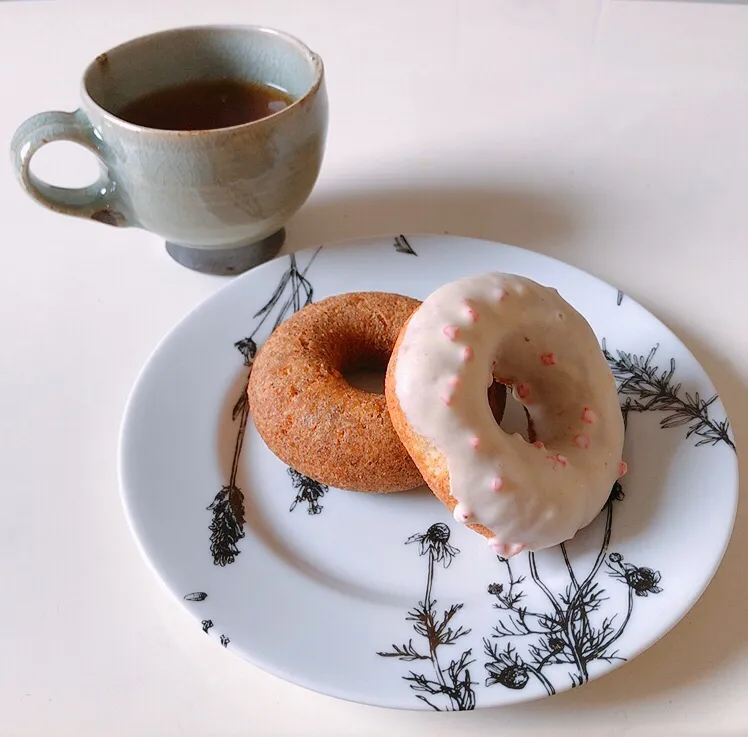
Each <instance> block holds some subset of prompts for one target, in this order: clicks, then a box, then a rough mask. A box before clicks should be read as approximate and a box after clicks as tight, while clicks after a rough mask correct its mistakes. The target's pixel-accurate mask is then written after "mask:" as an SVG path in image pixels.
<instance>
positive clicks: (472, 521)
mask: <svg viewBox="0 0 748 737" xmlns="http://www.w3.org/2000/svg"><path fill="white" fill-rule="evenodd" d="M494 377H495V378H497V379H498V380H499V381H500V382H502V383H503V384H506V385H509V386H511V387H512V392H513V396H514V397H515V399H516V400H517V401H518V402H520V403H521V404H522V405H524V407H525V410H526V411H527V412H528V414H529V416H530V418H531V421H532V424H533V426H534V430H535V433H536V435H537V441H536V442H534V443H529V442H527V441H526V440H525V439H524V438H522V436H520V435H519V434H514V435H508V434H507V433H505V432H504V431H503V430H501V428H500V427H499V426H498V425H497V423H496V422H495V421H494V420H493V418H492V416H491V413H490V411H489V408H488V405H487V403H486V401H485V396H484V392H485V388H484V387H485V386H486V383H487V382H489V381H492V380H493V378H494ZM385 391H386V397H387V402H388V406H389V409H390V415H391V417H392V422H393V425H394V427H395V430H396V431H397V432H398V434H399V436H400V438H401V439H402V441H403V443H404V445H405V447H406V448H407V449H408V451H409V452H410V454H411V455H412V456H413V458H414V460H415V462H416V465H417V466H418V468H419V469H420V471H421V473H422V474H423V477H424V479H425V480H426V483H427V484H428V485H429V487H430V488H431V489H432V491H434V493H435V494H436V496H437V497H438V498H439V499H440V500H441V501H442V502H444V503H445V504H446V505H447V506H448V507H449V508H450V509H451V510H452V511H453V514H454V516H455V519H457V520H458V521H460V522H463V523H465V524H468V526H470V527H471V528H472V529H474V530H475V531H476V532H479V533H480V534H482V535H483V536H485V537H486V538H488V541H489V545H490V547H491V548H492V549H493V550H494V552H496V553H497V554H499V555H502V556H505V557H509V556H512V555H515V554H516V553H518V552H520V551H521V550H524V549H527V550H539V549H542V548H547V547H551V546H553V545H556V544H558V543H561V542H564V541H565V540H567V539H569V538H571V537H573V536H574V534H576V532H577V530H579V529H581V528H582V527H585V526H586V525H588V524H589V523H590V522H591V521H592V520H593V519H594V518H595V516H596V515H597V514H598V512H599V511H600V510H601V508H602V507H603V505H604V504H605V501H606V500H607V498H608V496H609V494H610V490H611V487H612V486H613V484H614V482H615V481H616V479H617V478H619V477H620V476H622V475H623V474H624V473H625V471H626V464H625V463H623V462H622V460H621V452H622V449H623V419H622V416H621V410H620V407H619V404H618V396H617V390H616V385H615V381H614V379H613V376H612V374H611V372H610V369H609V368H608V365H607V363H606V361H605V359H604V357H603V355H602V352H601V351H600V347H599V345H598V342H597V338H596V337H595V334H594V333H593V331H592V329H591V328H590V326H589V325H588V324H587V322H586V320H585V319H584V318H583V317H582V316H581V315H580V314H579V313H578V312H577V311H576V310H574V309H573V308H572V307H571V306H570V305H569V304H568V303H567V302H565V301H564V300H563V299H562V298H561V297H560V296H559V294H558V292H557V291H556V290H555V289H549V288H547V287H544V286H541V285H540V284H537V283H535V282H534V281H532V280H530V279H526V278H524V277H519V276H513V275H508V274H499V273H491V274H483V275H480V276H476V277H470V278H466V279H461V280H458V281H456V282H452V283H451V284H447V285H445V286H444V287H441V288H440V289H438V290H437V291H436V292H434V293H433V294H431V295H430V296H429V297H428V298H427V299H426V300H425V301H424V302H423V304H422V305H421V306H420V307H419V308H418V310H416V312H415V313H414V314H413V315H412V316H411V318H410V320H409V321H408V323H407V324H406V325H405V327H404V328H403V330H402V332H401V333H400V336H399V338H398V341H397V344H396V346H395V348H394V351H393V354H392V358H391V359H390V363H389V366H388V369H387V377H386V389H385Z"/></svg>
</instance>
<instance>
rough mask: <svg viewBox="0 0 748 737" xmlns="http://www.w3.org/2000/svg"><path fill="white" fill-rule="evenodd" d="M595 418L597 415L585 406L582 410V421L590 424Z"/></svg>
mask: <svg viewBox="0 0 748 737" xmlns="http://www.w3.org/2000/svg"><path fill="white" fill-rule="evenodd" d="M596 419H597V416H596V415H595V413H594V412H593V411H592V410H591V409H590V408H589V407H585V408H584V409H583V410H582V422H586V423H587V424H588V425H591V424H592V423H593V422H594V421H595V420H596Z"/></svg>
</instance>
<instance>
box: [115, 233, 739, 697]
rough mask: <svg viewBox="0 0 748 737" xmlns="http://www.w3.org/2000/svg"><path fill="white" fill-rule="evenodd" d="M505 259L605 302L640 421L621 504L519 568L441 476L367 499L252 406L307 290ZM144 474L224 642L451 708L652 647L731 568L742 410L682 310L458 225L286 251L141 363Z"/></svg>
mask: <svg viewBox="0 0 748 737" xmlns="http://www.w3.org/2000/svg"><path fill="white" fill-rule="evenodd" d="M489 270H500V271H507V272H514V273H518V274H523V275H525V276H528V277H531V278H533V279H536V280H537V281H539V282H541V283H544V284H548V285H552V286H555V287H556V288H557V289H558V290H559V292H560V293H561V295H562V296H563V297H564V298H566V299H567V300H568V301H569V302H570V303H571V304H572V305H573V306H574V307H576V308H577V309H578V310H579V311H580V312H581V313H582V314H583V315H585V316H586V317H587V319H588V320H589V322H590V323H591V325H592V327H593V328H594V329H595V331H596V333H597V335H598V336H599V338H600V339H601V341H602V340H604V341H605V347H606V350H607V352H608V356H609V360H610V362H611V365H612V367H613V369H614V371H615V373H616V375H617V377H618V379H619V381H620V382H621V401H622V404H623V405H624V406H625V407H626V408H627V411H626V414H627V418H628V429H627V434H626V448H625V452H624V458H625V459H626V460H627V461H628V464H629V469H630V470H629V473H628V474H627V476H626V477H625V478H624V479H623V483H622V488H621V487H618V486H617V487H616V488H615V489H614V491H613V493H612V494H611V500H610V501H609V503H608V505H606V507H605V509H604V510H603V512H602V513H601V514H600V516H599V517H598V519H597V520H596V521H595V522H593V524H592V525H590V526H589V527H588V528H587V529H585V530H583V531H582V532H580V533H579V534H578V535H577V536H576V538H575V539H574V540H573V541H571V542H570V543H568V544H567V545H566V546H562V547H559V548H554V549H551V550H546V551H543V552H540V553H537V554H532V553H527V554H521V555H519V556H517V557H515V558H513V559H512V560H511V562H508V561H504V560H503V559H500V558H497V557H495V556H493V555H491V554H490V552H489V550H488V549H487V547H486V545H485V541H484V540H483V538H481V537H479V536H478V535H475V534H474V533H472V532H470V531H469V530H468V529H467V528H464V527H463V526H462V525H460V524H458V523H456V522H455V521H454V520H453V518H452V516H451V515H450V514H449V513H448V512H447V510H446V509H445V508H443V507H442V505H441V504H440V503H439V502H438V501H437V500H436V499H435V498H434V497H433V496H432V495H431V494H430V493H428V492H427V491H424V490H418V491H415V492H408V493H403V494H391V495H387V496H379V495H367V494H355V493H351V492H346V491H340V490H337V489H331V488H326V487H324V486H322V485H320V484H318V483H315V482H314V481H311V480H309V479H307V478H305V477H302V476H300V475H299V474H298V473H296V472H295V471H293V470H291V469H289V468H287V467H286V466H285V465H284V464H283V463H281V462H280V461H279V460H277V459H276V458H275V456H273V454H272V453H271V452H270V451H269V450H268V449H267V448H266V447H265V445H264V444H263V442H262V440H261V439H260V438H259V436H258V435H257V433H256V432H255V430H254V428H253V426H252V421H251V418H250V419H249V420H248V419H247V406H246V402H245V400H244V387H245V384H246V380H247V375H248V371H249V370H250V367H251V362H252V357H253V355H254V352H255V350H256V346H257V345H258V344H259V343H260V342H261V341H262V340H263V339H264V338H266V337H267V335H268V333H269V332H270V330H271V329H272V328H273V326H274V325H275V324H277V323H278V322H280V321H281V320H283V319H284V318H285V317H287V316H288V315H289V314H290V313H291V312H292V311H293V310H295V309H298V308H299V307H300V306H303V305H304V303H305V302H306V301H308V300H312V299H315V300H316V299H319V298H320V297H324V296H327V295H331V294H338V293H340V292H347V291H356V290H380V291H391V292H399V293H402V294H408V295H412V296H413V297H418V298H424V297H426V296H427V295H428V294H429V293H430V292H431V291H432V290H434V289H435V288H436V287H438V286H440V285H441V284H443V283H445V282H447V281H451V280H453V279H456V278H458V277H461V276H465V275H469V274H475V273H479V272H483V271H489ZM509 414H511V413H509ZM506 422H508V423H510V424H511V422H512V420H511V417H508V418H507V420H506ZM120 480H121V486H122V494H123V497H124V502H125V508H126V510H127V514H128V516H129V519H130V523H131V524H132V528H133V530H134V532H135V535H136V537H137V539H138V540H139V542H140V544H141V546H142V549H143V551H144V554H145V556H146V558H147V559H148V560H149V561H150V563H151V564H152V566H153V568H154V569H155V571H156V572H157V573H158V575H159V576H160V577H161V579H162V580H163V581H164V583H165V584H166V586H167V587H168V588H169V590H170V591H171V592H172V593H173V594H174V595H175V596H176V597H177V598H178V599H179V600H180V601H181V602H182V604H183V606H185V607H187V609H188V610H189V611H190V612H191V613H192V614H193V615H194V616H195V618H196V621H197V626H201V627H202V629H203V630H204V631H205V632H207V633H208V635H209V636H210V637H213V638H215V639H216V641H217V642H220V644H222V645H223V646H224V647H226V648H228V649H229V650H233V651H234V652H235V653H237V654H238V655H240V656H242V657H244V658H246V659H247V660H250V661H251V662H253V663H255V664H256V665H258V666H260V667H261V668H264V669H266V670H268V671H270V672H271V673H274V674H276V675H278V676H281V677H282V678H285V679H287V680H289V681H293V682H294V683H297V684H300V685H302V686H305V687H307V688H311V689H314V690H316V691H321V692H324V693H327V694H331V695H333V696H338V697H341V698H345V699H351V700H354V701H360V702H365V703H369V704H377V705H382V706H390V707H401V708H421V709H437V710H461V709H471V708H475V707H485V706H496V705H500V704H506V703H510V702H516V701H522V700H526V699H531V698H536V697H540V696H545V695H547V694H552V693H558V692H559V691H563V690H565V689H568V688H571V687H573V686H576V685H579V684H582V683H584V682H586V681H587V680H589V679H591V678H595V677H597V676H599V675H602V674H603V673H605V672H607V671H610V670H612V669H613V668H615V667H616V666H618V665H620V664H621V663H623V662H625V661H626V660H629V659H631V658H632V657H634V656H635V655H637V654H638V653H640V652H641V651H642V650H644V649H645V648H647V647H649V646H650V645H651V644H652V643H654V642H655V641H656V640H658V639H659V638H660V637H662V636H663V635H664V634H665V633H666V632H667V631H668V630H669V629H670V628H671V627H673V625H675V624H676V622H678V620H679V619H680V618H681V617H682V616H683V615H684V614H685V613H686V612H687V611H688V609H689V608H690V607H691V606H692V605H693V604H694V603H695V601H696V600H697V599H698V597H699V596H700V594H701V593H702V591H703V590H704V588H705V587H706V585H707V583H708V582H709V580H710V579H711V577H712V576H713V574H714V572H715V570H716V568H717V566H718V564H719V562H720V559H721V558H722V554H723V552H724V550H725V547H726V545H727V542H728V539H729V537H730V532H731V529H732V524H733V519H734V515H735V509H736V503H737V462H736V455H735V449H734V445H733V441H732V438H731V436H730V431H729V426H728V423H727V419H726V416H725V411H724V408H723V406H722V404H721V403H720V401H719V399H717V398H716V397H715V396H714V388H713V386H712V384H711V382H710V381H709V378H708V377H707V375H706V374H705V373H704V370H703V369H702V368H701V366H699V364H698V363H697V362H696V360H695V359H694V358H693V356H692V355H691V354H690V353H689V351H688V350H687V349H686V348H685V347H684V346H683V344H682V343H681V342H680V341H679V340H678V339H677V338H676V337H675V336H674V335H673V334H672V333H671V332H670V331H669V330H668V329H667V328H666V327H665V326H664V325H663V324H662V323H661V322H660V321H659V320H657V319H656V318H655V317H653V316H652V315H651V314H649V313H648V312H646V311H645V310H644V309H643V308H642V307H640V306H639V305H638V304H636V303H635V302H633V301H632V300H630V299H629V298H627V297H625V296H624V295H622V294H621V293H620V292H617V291H616V290H615V289H614V288H613V287H610V286H608V285H607V284H604V283H602V282H600V281H598V280H597V279H595V278H593V277H591V276H589V275H588V274H585V273H584V272H582V271H579V270H577V269H575V268H572V267H571V266H567V265H565V264H563V263H560V262H558V261H555V260H553V259H551V258H548V257H546V256H541V255H539V254H536V253H531V252H528V251H524V250H522V249H519V248H513V247H511V246H505V245H499V244H496V243H488V242H483V241H477V240H470V239H465V238H456V237H452V236H435V235H413V236H407V237H404V236H396V237H395V236H393V237H378V238H370V239H367V240H363V241H357V242H355V243H349V244H343V245H338V246H334V247H324V248H320V249H314V250H309V251H304V252H301V253H298V254H296V255H295V256H285V257H282V258H280V259H277V260H275V261H273V262H271V263H268V264H266V265H264V266H262V267H260V268H258V269H255V270H253V271H251V272H249V273H247V274H245V275H244V276H242V277H240V278H238V279H236V280H235V281H233V282H232V283H230V284H228V285H227V286H226V287H225V288H224V289H222V290H221V291H220V292H218V293H217V294H216V295H215V296H213V297H212V298H210V299H208V300H207V301H206V302H204V303H203V304H202V305H200V306H199V307H198V308H197V309H196V310H195V311H194V312H192V313H191V314H190V315H188V316H187V318H186V319H185V320H183V321H182V322H181V323H180V324H179V325H178V326H177V327H176V328H175V329H174V330H173V331H172V332H171V333H170V334H169V335H168V336H167V338H166V339H165V340H164V341H163V342H162V343H161V345H160V346H159V347H158V349H157V350H156V351H155V353H154V354H153V356H152V357H151V359H150V360H149V362H148V364H147V365H146V367H145V368H144V370H143V372H142V374H141V376H140V378H139V379H138V382H137V384H136V386H135V389H134V390H133V393H132V396H131V398H130V401H129V404H128V407H127V410H126V413H125V418H124V423H123V427H122V435H121V442H120ZM242 516H243V517H244V520H243V521H242V519H241V517H242Z"/></svg>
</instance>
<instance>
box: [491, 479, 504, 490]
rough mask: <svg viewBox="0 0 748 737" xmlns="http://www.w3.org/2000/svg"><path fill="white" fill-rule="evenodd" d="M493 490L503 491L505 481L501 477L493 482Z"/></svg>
mask: <svg viewBox="0 0 748 737" xmlns="http://www.w3.org/2000/svg"><path fill="white" fill-rule="evenodd" d="M491 488H492V489H493V490H494V491H501V490H502V489H503V488H504V479H502V478H501V476H494V477H493V480H492V481H491Z"/></svg>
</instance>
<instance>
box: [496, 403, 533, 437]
mask: <svg viewBox="0 0 748 737" xmlns="http://www.w3.org/2000/svg"><path fill="white" fill-rule="evenodd" d="M500 424H501V429H502V430H503V431H504V432H505V433H507V434H509V435H512V434H513V433H519V434H520V435H521V436H522V437H523V438H524V439H525V440H526V441H527V442H528V443H534V442H535V439H536V438H535V431H534V429H533V427H532V420H531V419H530V416H529V415H528V414H527V410H526V409H525V407H524V405H523V404H520V402H518V401H517V400H516V399H515V398H514V395H513V393H512V392H511V391H508V390H507V393H506V407H505V408H504V417H503V418H502V420H501V423H500Z"/></svg>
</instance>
